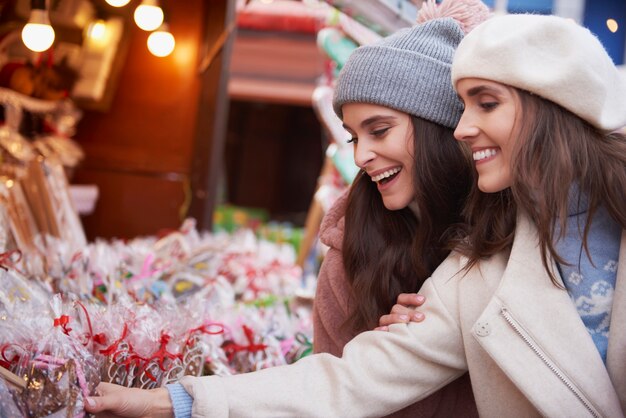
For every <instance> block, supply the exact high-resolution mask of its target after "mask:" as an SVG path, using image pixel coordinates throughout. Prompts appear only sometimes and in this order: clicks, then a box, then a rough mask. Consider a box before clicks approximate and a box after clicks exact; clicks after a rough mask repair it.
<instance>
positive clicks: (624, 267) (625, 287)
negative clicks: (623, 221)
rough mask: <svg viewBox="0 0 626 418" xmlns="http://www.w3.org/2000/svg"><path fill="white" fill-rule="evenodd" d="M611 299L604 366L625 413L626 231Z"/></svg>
mask: <svg viewBox="0 0 626 418" xmlns="http://www.w3.org/2000/svg"><path fill="white" fill-rule="evenodd" d="M613 298H614V299H613V310H612V312H611V328H610V331H609V348H608V351H607V360H606V364H607V368H608V370H609V375H610V376H611V380H612V381H613V386H614V387H615V390H616V391H617V395H618V396H619V398H620V402H621V403H622V410H624V411H626V327H625V326H624V324H625V323H626V230H625V231H622V243H621V246H620V254H619V263H618V265H617V279H616V282H615V295H614V296H613Z"/></svg>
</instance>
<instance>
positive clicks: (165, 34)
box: [148, 23, 176, 57]
mask: <svg viewBox="0 0 626 418" xmlns="http://www.w3.org/2000/svg"><path fill="white" fill-rule="evenodd" d="M175 46H176V41H175V40H174V35H172V34H171V33H170V29H169V25H168V24H167V23H163V24H162V25H161V27H160V28H159V29H158V30H156V31H154V32H152V33H151V34H150V36H148V50H149V51H150V53H151V54H152V55H155V56H157V57H166V56H168V55H169V54H171V53H172V51H174V47H175Z"/></svg>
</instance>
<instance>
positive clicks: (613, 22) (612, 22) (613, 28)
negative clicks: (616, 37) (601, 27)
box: [606, 19, 619, 33]
mask: <svg viewBox="0 0 626 418" xmlns="http://www.w3.org/2000/svg"><path fill="white" fill-rule="evenodd" d="M606 27H607V28H609V30H610V31H611V32H613V33H615V32H617V29H619V25H618V24H617V21H616V20H615V19H607V20H606Z"/></svg>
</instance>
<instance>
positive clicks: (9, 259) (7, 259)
mask: <svg viewBox="0 0 626 418" xmlns="http://www.w3.org/2000/svg"><path fill="white" fill-rule="evenodd" d="M16 254H17V257H16V259H15V260H13V256H14V255H16ZM21 259H22V252H21V251H20V250H11V251H6V252H4V253H0V267H2V268H4V269H6V270H8V269H13V270H15V271H17V272H18V273H20V274H21V275H22V276H26V274H25V273H24V272H22V271H21V270H20V269H18V268H17V267H16V266H15V263H19V262H20V260H21Z"/></svg>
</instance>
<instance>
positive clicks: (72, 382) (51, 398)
mask: <svg viewBox="0 0 626 418" xmlns="http://www.w3.org/2000/svg"><path fill="white" fill-rule="evenodd" d="M51 312H52V313H53V315H54V319H53V324H54V327H53V329H52V330H51V332H49V333H48V334H47V336H46V337H44V338H43V339H42V340H41V341H40V342H39V343H38V344H37V346H36V349H35V351H34V352H33V354H32V356H31V357H30V358H29V359H25V361H23V362H22V363H25V364H24V365H23V366H22V367H21V370H20V369H18V374H19V375H20V376H23V377H24V378H25V380H26V388H25V389H24V390H23V391H22V392H21V394H20V396H19V403H20V405H21V407H22V410H23V411H24V412H25V415H26V416H27V417H29V418H40V417H48V416H53V417H76V416H82V415H84V400H85V398H86V397H87V396H90V395H91V394H93V393H94V391H95V388H96V386H97V385H98V383H99V382H100V380H99V378H98V372H97V370H98V367H97V364H96V361H95V359H94V358H93V356H92V355H91V354H90V353H89V351H87V350H86V349H85V347H84V346H83V345H82V344H81V343H80V341H78V340H77V339H75V338H73V337H72V336H71V335H70V334H71V332H72V329H71V324H70V323H71V317H70V315H68V308H67V306H65V305H64V304H63V301H62V300H61V297H60V296H59V295H55V296H54V297H53V299H52V302H51Z"/></svg>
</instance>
